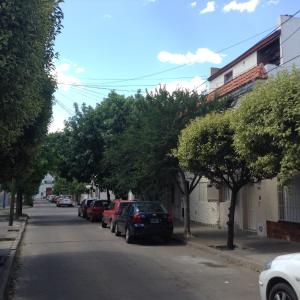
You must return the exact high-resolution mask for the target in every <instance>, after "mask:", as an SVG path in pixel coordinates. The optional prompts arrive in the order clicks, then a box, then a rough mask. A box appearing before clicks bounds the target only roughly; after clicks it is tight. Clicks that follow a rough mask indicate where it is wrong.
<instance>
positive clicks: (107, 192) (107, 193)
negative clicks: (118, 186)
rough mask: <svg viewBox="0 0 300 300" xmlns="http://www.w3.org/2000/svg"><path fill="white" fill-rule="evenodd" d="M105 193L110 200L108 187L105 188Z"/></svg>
mask: <svg viewBox="0 0 300 300" xmlns="http://www.w3.org/2000/svg"><path fill="white" fill-rule="evenodd" d="M106 195H107V200H108V201H110V193H109V189H106Z"/></svg>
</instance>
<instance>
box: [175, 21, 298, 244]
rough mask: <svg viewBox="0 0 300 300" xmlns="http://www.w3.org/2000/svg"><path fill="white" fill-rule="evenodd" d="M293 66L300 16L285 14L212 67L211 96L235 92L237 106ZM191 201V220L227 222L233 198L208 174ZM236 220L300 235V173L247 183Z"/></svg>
mask: <svg viewBox="0 0 300 300" xmlns="http://www.w3.org/2000/svg"><path fill="white" fill-rule="evenodd" d="M293 67H298V68H299V67H300V19H299V18H295V17H291V16H280V18H279V24H278V27H277V29H276V30H274V31H273V32H272V33H271V34H269V35H268V36H267V37H265V38H264V39H262V40H261V41H259V42H258V43H256V44H255V45H254V46H252V47H251V48H249V49H248V50H247V51H245V52H244V53H243V54H241V55H240V56H239V57H237V58H236V59H234V60H233V61H231V62H230V63H228V64H227V65H225V66H224V67H222V68H212V69H211V75H210V77H209V78H208V82H209V94H208V99H213V98H214V97H215V96H221V97H222V96H228V95H231V96H233V97H236V99H237V106H238V99H239V97H240V96H241V95H243V94H245V93H247V92H249V91H251V89H252V87H253V85H254V84H255V82H256V81H257V80H265V79H267V78H270V77H271V76H274V75H275V74H276V73H277V72H279V71H282V70H283V69H287V70H291V68H293ZM179 198H180V197H179ZM190 201H191V204H190V206H191V220H193V221H196V222H200V223H202V224H206V225H210V226H219V227H226V222H227V220H228V217H227V215H228V207H229V204H230V192H229V191H228V190H227V189H226V188H221V189H217V188H216V187H214V186H212V185H211V184H210V182H209V181H208V180H207V179H206V178H203V179H201V181H200V183H199V184H198V186H197V187H196V188H195V190H194V191H193V193H192V194H191V197H190ZM182 207H183V204H182V200H181V199H176V201H175V204H174V215H175V217H182V214H181V211H182ZM235 223H236V224H235V225H236V228H238V229H241V230H247V231H252V232H256V233H257V234H259V235H262V236H268V237H273V238H280V239H287V240H293V241H300V175H298V176H295V177H294V178H293V180H292V182H291V184H290V186H288V187H284V188H282V189H281V188H279V186H278V183H277V179H276V178H274V179H273V180H264V181H262V182H260V183H258V184H249V185H247V186H245V187H244V188H243V189H242V190H241V191H240V193H239V196H238V202H237V207H236V218H235Z"/></svg>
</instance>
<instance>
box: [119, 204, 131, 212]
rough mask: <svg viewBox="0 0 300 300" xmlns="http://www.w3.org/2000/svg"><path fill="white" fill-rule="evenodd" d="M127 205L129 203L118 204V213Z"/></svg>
mask: <svg viewBox="0 0 300 300" xmlns="http://www.w3.org/2000/svg"><path fill="white" fill-rule="evenodd" d="M128 204H129V203H126V202H124V203H120V204H119V208H118V211H122V209H123V208H124V207H126V206H128Z"/></svg>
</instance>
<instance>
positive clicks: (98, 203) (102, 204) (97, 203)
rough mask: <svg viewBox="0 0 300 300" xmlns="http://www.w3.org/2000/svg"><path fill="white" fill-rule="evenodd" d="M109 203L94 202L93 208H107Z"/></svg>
mask: <svg viewBox="0 0 300 300" xmlns="http://www.w3.org/2000/svg"><path fill="white" fill-rule="evenodd" d="M108 205H109V202H108V201H95V204H94V206H95V207H108Z"/></svg>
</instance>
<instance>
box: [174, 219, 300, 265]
mask: <svg viewBox="0 0 300 300" xmlns="http://www.w3.org/2000/svg"><path fill="white" fill-rule="evenodd" d="M191 233H192V237H191V238H189V239H188V240H185V242H186V244H187V245H189V246H192V247H195V248H199V249H202V250H205V251H210V252H212V253H213V254H215V255H218V256H221V257H223V258H224V259H226V260H228V261H229V262H232V263H235V264H238V265H242V266H244V267H247V268H250V269H252V270H255V271H261V270H262V269H263V267H264V265H265V263H266V262H267V261H270V260H272V259H273V258H275V257H276V256H278V255H284V254H288V253H295V252H300V243H295V242H288V241H282V240H276V239H269V238H267V237H260V236H258V235H256V234H253V233H251V232H243V231H237V232H236V234H235V245H236V246H237V247H236V248H235V250H227V249H226V247H224V246H225V245H226V240H227V230H225V229H219V228H215V227H208V226H203V225H201V224H199V223H194V222H193V223H192V224H191ZM174 234H175V236H177V237H179V238H181V239H183V223H182V222H180V221H177V220H176V221H175V222H174ZM219 246H222V247H219Z"/></svg>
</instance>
